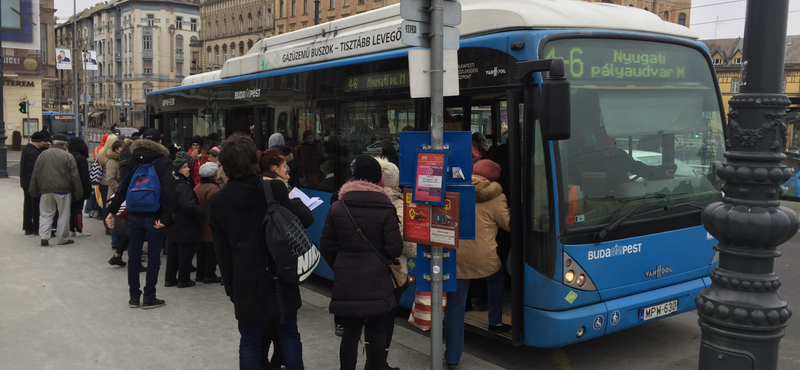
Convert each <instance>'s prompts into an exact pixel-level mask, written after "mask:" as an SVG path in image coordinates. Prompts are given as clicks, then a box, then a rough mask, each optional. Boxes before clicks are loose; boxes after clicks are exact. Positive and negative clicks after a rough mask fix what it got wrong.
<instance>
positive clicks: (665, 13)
mask: <svg viewBox="0 0 800 370" xmlns="http://www.w3.org/2000/svg"><path fill="white" fill-rule="evenodd" d="M664 20H665V21H669V12H668V11H666V10H665V11H664Z"/></svg>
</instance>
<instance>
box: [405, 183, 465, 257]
mask: <svg viewBox="0 0 800 370" xmlns="http://www.w3.org/2000/svg"><path fill="white" fill-rule="evenodd" d="M458 198H459V194H458V193H447V194H446V196H445V201H444V204H443V205H441V206H432V205H428V204H418V203H414V202H413V200H412V193H411V190H410V189H406V190H405V192H404V193H403V200H404V202H403V203H404V207H403V240H405V241H408V242H414V243H420V244H425V245H434V246H439V247H444V248H458V211H459V209H458V204H459V203H458V202H459V199H458Z"/></svg>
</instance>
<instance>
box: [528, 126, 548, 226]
mask: <svg viewBox="0 0 800 370" xmlns="http://www.w3.org/2000/svg"><path fill="white" fill-rule="evenodd" d="M533 145H534V150H533V160H532V161H531V163H533V168H532V169H531V176H532V177H533V184H532V185H533V186H532V187H533V189H531V190H532V191H533V207H532V212H533V215H532V216H533V217H531V220H532V225H531V230H532V231H534V232H548V231H549V229H550V197H549V195H548V191H547V189H548V187H547V161H545V155H544V149H545V145H547V143H546V142H543V141H542V131H541V126H540V124H539V121H538V120H537V121H536V127H535V128H534V131H533Z"/></svg>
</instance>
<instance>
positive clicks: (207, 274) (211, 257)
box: [194, 242, 217, 281]
mask: <svg viewBox="0 0 800 370" xmlns="http://www.w3.org/2000/svg"><path fill="white" fill-rule="evenodd" d="M194 276H195V278H196V280H197V281H203V279H213V278H215V277H216V276H217V255H216V252H214V243H211V242H200V243H199V245H198V247H197V273H196V274H195V275H194Z"/></svg>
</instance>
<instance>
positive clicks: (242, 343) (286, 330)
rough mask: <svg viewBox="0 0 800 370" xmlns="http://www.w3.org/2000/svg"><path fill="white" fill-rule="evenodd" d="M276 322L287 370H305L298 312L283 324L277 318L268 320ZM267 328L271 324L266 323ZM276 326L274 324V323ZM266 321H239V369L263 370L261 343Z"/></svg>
mask: <svg viewBox="0 0 800 370" xmlns="http://www.w3.org/2000/svg"><path fill="white" fill-rule="evenodd" d="M268 320H270V321H273V320H274V321H275V323H277V324H275V325H276V326H277V328H278V335H279V336H280V338H281V342H282V343H283V356H284V361H285V363H284V365H285V366H286V370H303V343H302V342H300V333H299V332H297V311H294V312H290V313H287V314H286V315H284V317H283V321H284V322H283V323H282V324H281V323H280V322H279V320H278V319H277V318H275V319H268ZM266 324H267V326H268V325H269V324H270V323H266ZM272 324H274V323H272ZM264 327H265V323H264V320H257V321H239V334H240V335H241V339H240V340H239V369H240V370H259V369H261V364H260V362H261V351H262V347H261V343H262V336H263V330H264Z"/></svg>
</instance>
